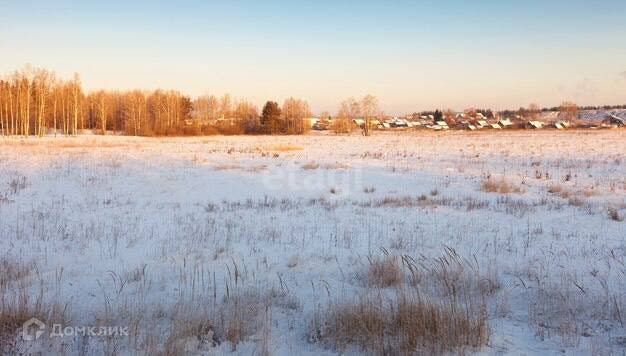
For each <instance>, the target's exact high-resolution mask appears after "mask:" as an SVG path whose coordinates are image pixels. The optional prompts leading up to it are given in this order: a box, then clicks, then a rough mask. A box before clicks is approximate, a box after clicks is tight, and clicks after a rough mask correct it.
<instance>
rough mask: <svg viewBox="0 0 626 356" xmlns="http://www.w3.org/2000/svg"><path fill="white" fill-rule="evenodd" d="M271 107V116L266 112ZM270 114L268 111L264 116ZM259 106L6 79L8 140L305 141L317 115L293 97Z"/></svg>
mask: <svg viewBox="0 0 626 356" xmlns="http://www.w3.org/2000/svg"><path fill="white" fill-rule="evenodd" d="M268 108H269V109H268ZM266 109H268V110H266ZM263 114H264V115H259V113H258V110H257V107H256V106H255V105H254V104H252V103H250V102H249V101H247V100H245V99H233V98H232V97H231V96H230V95H228V94H227V95H223V96H221V97H216V96H214V95H206V96H200V97H197V98H195V99H193V100H192V99H191V97H189V96H186V95H184V94H182V93H180V92H178V91H175V90H162V89H157V90H152V91H145V90H129V91H117V90H99V91H94V92H90V93H85V91H84V90H83V88H82V83H81V80H80V77H79V75H78V74H75V75H74V76H73V77H72V78H71V79H63V78H59V77H57V76H56V75H55V74H54V73H53V72H51V71H48V70H45V69H40V68H32V67H30V66H26V67H24V68H23V69H21V70H17V71H14V72H13V73H11V74H9V75H6V76H4V77H0V133H1V134H2V135H5V136H7V135H21V136H30V135H35V136H43V135H47V134H54V135H76V134H78V133H80V132H83V131H84V130H91V131H93V132H95V133H99V134H107V133H108V132H115V133H122V134H126V135H137V136H154V135H200V134H261V133H268V134H302V133H304V132H306V130H307V129H308V127H307V125H306V124H305V120H304V118H306V117H309V116H311V112H310V109H309V105H308V103H307V102H306V101H305V100H301V99H296V98H288V99H286V100H285V101H284V103H283V105H282V107H279V106H278V104H277V103H275V102H268V103H267V104H266V105H265V108H264V109H263Z"/></svg>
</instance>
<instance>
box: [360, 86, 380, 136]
mask: <svg viewBox="0 0 626 356" xmlns="http://www.w3.org/2000/svg"><path fill="white" fill-rule="evenodd" d="M361 112H362V114H363V120H364V121H365V123H364V124H363V135H364V136H369V135H370V134H371V132H370V130H371V128H372V119H374V118H375V117H376V115H378V113H379V109H378V99H377V98H376V97H375V96H373V95H369V94H368V95H366V96H364V97H363V99H361Z"/></svg>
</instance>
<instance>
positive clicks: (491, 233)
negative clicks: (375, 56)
mask: <svg viewBox="0 0 626 356" xmlns="http://www.w3.org/2000/svg"><path fill="white" fill-rule="evenodd" d="M625 216H626V132H624V131H623V130H606V131H568V132H556V131H543V132H528V131H511V132H498V133H490V132H481V133H467V132H446V133H430V132H418V133H376V134H375V135H374V136H372V137H362V136H332V135H309V136H286V137H285V136H283V137H265V136H263V137H252V136H248V137H202V138H160V139H159V138H132V137H97V136H82V137H73V138H61V137H57V138H53V137H49V138H43V139H36V138H29V139H19V138H10V139H7V138H2V139H0V272H1V276H0V299H1V305H0V308H2V309H0V311H2V313H4V314H5V315H2V318H4V319H7V320H8V319H10V317H7V315H13V314H14V315H17V316H20V317H21V318H18V317H15V318H13V319H14V321H13V323H11V322H5V325H4V326H7V325H8V326H10V327H3V329H0V331H2V334H0V337H1V338H0V342H1V343H2V344H1V345H2V346H3V347H2V349H3V350H0V351H3V352H4V353H11V352H16V351H21V352H43V353H44V354H59V353H64V354H150V355H153V354H159V353H169V354H228V353H231V352H233V353H235V354H244V355H264V354H265V355H267V354H271V355H304V354H309V355H318V354H337V353H341V352H343V353H347V354H359V353H362V352H370V353H374V354H381V353H386V354H395V353H396V352H398V350H399V349H396V347H395V346H394V345H392V343H393V338H391V339H388V338H387V333H388V332H389V331H388V330H386V331H385V332H384V334H385V335H384V336H380V335H365V336H364V337H365V339H369V338H371V339H373V340H378V339H376V338H377V337H381V340H383V339H384V340H386V341H385V342H387V341H389V340H392V342H390V345H386V346H385V347H384V348H383V347H381V348H380V349H379V348H376V347H375V346H374V347H373V348H372V347H371V346H372V345H370V344H371V343H368V342H367V340H365V341H361V342H351V341H349V340H346V339H343V340H337V335H331V334H332V333H336V332H337V329H333V326H332V324H333V320H332V319H333V315H334V316H335V319H336V318H337V315H341V314H333V312H332V310H336V309H337V308H338V306H345V305H351V304H355V303H362V302H363V301H364V300H367V301H368V303H370V304H369V305H372V303H373V302H372V300H375V301H377V302H378V304H379V305H378V306H379V307H380V308H388V307H389V308H391V309H393V308H394V307H393V306H394V305H395V304H394V303H396V302H397V299H398V298H400V296H401V295H402V296H406V295H411V296H412V297H411V298H424V300H427V301H428V303H433V304H437V305H443V306H446V307H450V306H451V308H452V309H454V310H456V309H455V308H457V307H458V308H462V310H463V313H466V314H467V315H471V317H472V318H474V317H475V318H477V319H479V318H481V317H484V318H486V323H487V324H486V326H487V328H488V329H487V330H488V334H487V338H486V340H483V341H484V342H480V343H479V345H478V346H476V345H473V346H472V345H464V346H460V347H455V348H453V349H447V351H451V352H453V353H456V352H465V353H473V352H477V353H482V354H498V353H501V354H551V353H563V352H565V353H567V354H581V355H586V354H597V355H604V354H611V353H613V354H623V353H624V349H625V348H626V328H624V324H623V323H624V322H626V265H625V263H626V222H624V221H620V220H623V218H624V217H625ZM385 261H386V262H389V264H390V265H391V266H396V267H398V268H399V280H395V279H393V278H392V280H390V281H389V283H387V282H385V283H377V282H376V281H373V279H375V278H376V273H377V272H376V271H375V270H373V266H380V265H385V263H386V262H385ZM391 269H392V270H393V268H391ZM390 273H391V274H392V275H393V273H395V272H393V271H392V272H390ZM416 295H417V296H418V297H416ZM374 304H375V303H374ZM385 310H387V309H385ZM479 314H480V315H479ZM27 316H28V317H31V316H35V317H37V318H39V319H41V320H43V321H44V322H45V324H46V329H45V330H44V331H45V332H44V334H43V335H42V336H41V337H39V338H38V339H37V340H35V341H27V340H23V335H22V333H21V331H20V332H18V333H17V334H16V333H15V332H14V331H15V330H13V329H14V327H15V326H16V325H21V324H19V323H21V322H23V320H24V318H25V317H27ZM0 320H1V319H0ZM53 324H61V325H63V327H64V328H65V327H68V330H67V331H68V332H66V333H65V335H64V336H63V337H58V335H55V333H54V332H53V331H54V330H53V329H54V326H53ZM335 324H336V320H335ZM356 324H358V322H357V323H356ZM90 326H93V327H96V328H98V329H97V330H101V329H99V328H100V327H104V328H107V327H110V328H115V327H118V328H120V329H119V330H122V331H123V333H121V334H123V335H108V336H105V335H102V333H101V335H86V336H83V335H82V334H84V333H85V332H84V330H89V329H88V328H89V327H90ZM72 327H85V328H86V329H78V331H76V330H74V331H72V329H71V328H72ZM354 328H355V329H359V330H361V329H363V328H360V326H359V325H354ZM365 329H367V328H365ZM20 330H21V329H20ZM107 330H108V329H107ZM56 331H57V332H58V331H59V329H58V327H57V329H56ZM50 332H52V334H51V333H50ZM126 333H127V334H128V335H126ZM71 334H73V335H71ZM470 344H471V343H470ZM364 345H365V346H364ZM419 347H421V348H416V350H422V352H423V350H427V349H429V348H428V346H424V345H422V346H419ZM406 351H407V350H406V349H403V352H406ZM431 351H432V350H431ZM3 352H0V353H3Z"/></svg>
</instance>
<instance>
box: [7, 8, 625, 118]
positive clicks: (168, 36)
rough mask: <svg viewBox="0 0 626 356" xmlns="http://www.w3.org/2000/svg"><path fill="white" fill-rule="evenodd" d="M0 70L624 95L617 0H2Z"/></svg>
mask: <svg viewBox="0 0 626 356" xmlns="http://www.w3.org/2000/svg"><path fill="white" fill-rule="evenodd" d="M0 58H1V59H0V73H7V72H9V71H12V70H14V69H17V68H20V67H22V66H23V65H24V64H26V63H30V64H32V65H33V66H38V67H45V68H48V69H51V70H54V71H56V72H57V74H59V75H61V76H68V77H69V76H70V75H71V74H72V73H73V72H78V73H80V75H81V77H82V79H83V83H84V86H85V87H86V88H87V89H98V88H119V89H130V88H142V89H153V88H157V87H162V88H173V89H178V90H180V91H183V92H185V93H188V94H190V95H193V96H195V95H199V94H206V93H212V94H217V95H221V94H222V93H225V92H229V93H231V94H232V95H234V96H239V97H246V98H249V99H251V100H252V101H254V102H255V103H257V104H258V105H261V104H262V103H263V102H264V101H265V100H267V99H273V100H279V101H282V100H283V99H284V98H285V97H287V96H297V97H302V98H304V99H307V100H308V101H309V103H310V104H311V106H312V108H313V109H314V110H315V111H320V110H329V111H331V112H334V111H335V110H336V107H337V104H338V103H339V101H341V100H342V99H343V98H346V97H349V96H361V95H364V94H366V93H371V94H374V95H376V96H378V97H379V99H380V101H381V104H382V107H383V109H384V110H385V111H386V112H388V113H398V114H399V113H406V112H412V111H415V110H423V109H431V108H448V107H450V108H453V109H463V108H465V107H469V106H479V107H492V108H495V109H502V108H507V107H510V108H516V107H519V106H526V105H528V104H529V103H530V102H537V103H539V104H540V105H543V106H551V105H557V104H558V103H559V102H560V101H562V100H574V101H576V102H578V103H579V104H584V105H588V104H617V103H620V104H624V103H626V73H625V72H626V1H623V0H621V1H617V0H612V1H578V0H574V1H560V0H559V1H471V2H470V1H420V2H417V1H393V0H391V1H384V2H383V1H380V2H375V1H354V2H352V1H350V2H338V1H265V2H263V1H224V2H212V1H179V2H172V1H167V2H160V1H135V2H132V3H131V2H126V1H99V2H89V1H28V0H24V1H4V0H0Z"/></svg>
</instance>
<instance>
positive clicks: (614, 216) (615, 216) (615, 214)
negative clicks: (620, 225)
mask: <svg viewBox="0 0 626 356" xmlns="http://www.w3.org/2000/svg"><path fill="white" fill-rule="evenodd" d="M608 214H609V219H611V220H613V221H618V222H622V221H624V217H623V216H622V215H621V214H620V213H619V211H618V210H617V209H616V208H613V207H610V208H609V209H608Z"/></svg>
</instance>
